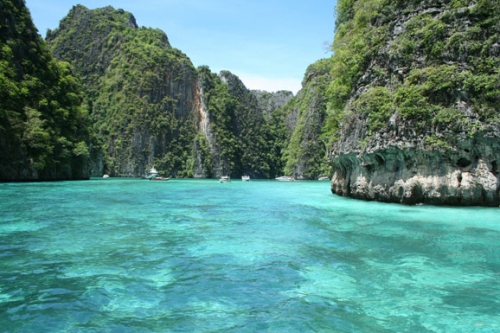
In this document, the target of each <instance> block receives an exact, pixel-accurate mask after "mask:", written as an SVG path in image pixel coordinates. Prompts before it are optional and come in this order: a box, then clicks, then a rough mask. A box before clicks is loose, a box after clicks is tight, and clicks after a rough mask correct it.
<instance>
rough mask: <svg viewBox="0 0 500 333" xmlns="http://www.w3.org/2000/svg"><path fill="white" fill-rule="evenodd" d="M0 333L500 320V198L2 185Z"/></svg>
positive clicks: (192, 186) (293, 187) (316, 186)
mask: <svg viewBox="0 0 500 333" xmlns="http://www.w3.org/2000/svg"><path fill="white" fill-rule="evenodd" d="M0 332H287V333H291V332H412V333H415V332H447V333H448V332H464V333H465V332H466V333H471V332H484V333H485V332H488V333H489V332H500V209H498V208H447V207H444V208H443V207H442V208H437V207H431V206H402V205H392V204H381V203H375V202H363V201H356V200H351V199H347V198H342V197H338V196H335V195H332V194H331V192H330V190H329V183H328V182H319V181H315V182H313V181H308V182H306V181H304V182H276V181H255V180H252V181H250V182H241V181H236V180H233V182H231V183H229V184H220V183H218V182H217V181H216V180H176V179H174V180H170V181H164V182H151V181H146V180H139V179H135V180H134V179H107V180H101V179H96V180H90V181H81V182H53V183H22V184H18V183H16V184H0Z"/></svg>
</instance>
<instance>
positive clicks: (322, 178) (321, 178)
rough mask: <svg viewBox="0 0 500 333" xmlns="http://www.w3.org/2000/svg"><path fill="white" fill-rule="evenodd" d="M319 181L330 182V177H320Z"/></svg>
mask: <svg viewBox="0 0 500 333" xmlns="http://www.w3.org/2000/svg"><path fill="white" fill-rule="evenodd" d="M318 180H330V178H328V177H319V178H318Z"/></svg>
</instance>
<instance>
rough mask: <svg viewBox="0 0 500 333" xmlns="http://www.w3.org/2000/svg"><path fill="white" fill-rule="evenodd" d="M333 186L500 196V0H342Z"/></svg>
mask: <svg viewBox="0 0 500 333" xmlns="http://www.w3.org/2000/svg"><path fill="white" fill-rule="evenodd" d="M333 50H334V55H333V57H332V59H331V60H332V64H331V66H332V72H331V74H332V78H333V79H332V82H331V84H330V86H329V89H328V94H329V103H330V104H329V116H328V119H327V123H326V126H325V130H324V133H325V135H327V136H329V137H330V140H329V141H330V148H329V155H330V158H331V160H332V165H333V167H334V170H335V173H334V176H333V178H332V183H331V188H332V192H333V193H338V194H341V195H346V196H351V197H354V198H361V199H368V200H379V201H387V202H402V203H409V204H414V203H430V204H443V205H486V206H498V205H499V204H500V170H499V164H500V3H499V2H498V1H493V0H477V1H461V0H427V1H386V0H339V2H338V13H337V26H336V37H335V41H334V45H333Z"/></svg>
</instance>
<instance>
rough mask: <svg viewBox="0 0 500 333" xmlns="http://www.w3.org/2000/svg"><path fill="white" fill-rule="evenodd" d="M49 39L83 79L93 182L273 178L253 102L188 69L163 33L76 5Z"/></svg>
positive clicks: (224, 82)
mask: <svg viewBox="0 0 500 333" xmlns="http://www.w3.org/2000/svg"><path fill="white" fill-rule="evenodd" d="M47 41H48V43H49V45H50V47H51V49H52V51H53V54H54V55H55V56H56V57H57V58H59V59H62V60H65V61H68V62H69V63H71V64H72V66H73V68H75V70H76V72H78V73H79V74H80V76H81V77H82V81H83V86H84V91H85V93H86V95H87V103H88V109H89V110H90V112H91V118H92V122H93V131H94V132H95V133H96V136H97V139H98V140H99V142H101V144H102V151H103V158H102V159H101V160H97V162H96V163H95V164H96V165H95V170H97V171H96V172H95V173H96V175H97V174H99V173H101V172H109V173H110V174H111V175H115V176H137V175H140V174H142V173H143V172H144V171H145V170H146V169H148V168H150V167H151V166H152V165H154V166H155V167H156V168H157V169H158V170H159V171H160V172H161V173H162V174H164V175H172V176H179V177H217V176H220V175H221V174H230V175H233V176H239V175H241V174H243V173H248V174H251V175H253V176H255V177H269V176H273V175H274V173H276V171H275V170H274V169H275V168H274V164H275V162H274V160H273V158H272V156H271V155H270V154H268V151H269V149H270V148H269V146H270V142H272V141H273V140H272V138H269V137H266V135H268V134H269V131H268V129H267V128H268V127H267V125H266V122H265V121H264V117H263V115H262V113H261V112H260V111H259V109H258V108H257V105H258V103H257V99H256V98H255V96H253V95H252V94H251V93H250V91H249V90H247V89H246V88H245V87H244V85H243V84H242V83H241V81H239V79H237V78H236V77H234V75H232V74H231V73H229V72H221V73H220V75H216V74H213V73H212V72H210V69H209V68H208V67H206V66H202V67H199V68H197V69H196V68H194V66H193V65H192V63H191V61H190V60H189V58H188V57H187V56H186V55H184V54H183V53H182V52H180V51H179V50H177V49H175V48H173V47H172V46H171V45H170V43H169V41H168V38H167V36H166V34H165V33H164V32H162V31H160V30H158V29H150V28H144V27H141V28H139V27H138V26H137V24H136V20H135V18H134V17H133V16H132V14H130V13H127V12H125V11H123V10H115V9H114V8H112V7H105V8H100V9H95V10H89V9H87V8H85V7H84V6H81V5H78V6H75V7H73V8H72V9H71V11H70V13H69V14H68V15H67V16H66V17H65V18H64V19H63V20H62V21H61V23H60V26H59V27H58V28H57V29H56V30H54V31H48V33H47ZM268 136H269V135H268ZM262 138H263V139H262Z"/></svg>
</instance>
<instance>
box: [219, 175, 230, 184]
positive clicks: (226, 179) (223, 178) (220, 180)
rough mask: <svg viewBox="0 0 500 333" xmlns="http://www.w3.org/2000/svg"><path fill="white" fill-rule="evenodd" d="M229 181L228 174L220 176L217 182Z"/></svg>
mask: <svg viewBox="0 0 500 333" xmlns="http://www.w3.org/2000/svg"><path fill="white" fill-rule="evenodd" d="M230 182H231V178H229V176H221V177H220V178H219V183H230Z"/></svg>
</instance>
